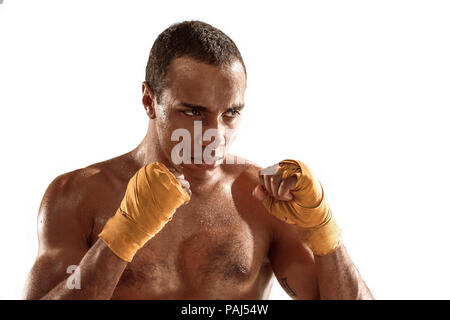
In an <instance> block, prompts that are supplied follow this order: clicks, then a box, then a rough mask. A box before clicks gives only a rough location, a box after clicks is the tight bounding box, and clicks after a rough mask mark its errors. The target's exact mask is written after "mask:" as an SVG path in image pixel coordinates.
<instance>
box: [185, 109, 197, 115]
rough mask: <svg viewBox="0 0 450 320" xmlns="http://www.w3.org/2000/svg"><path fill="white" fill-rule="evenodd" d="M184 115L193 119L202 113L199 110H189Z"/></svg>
mask: <svg viewBox="0 0 450 320" xmlns="http://www.w3.org/2000/svg"><path fill="white" fill-rule="evenodd" d="M183 113H184V114H185V115H187V116H191V117H195V116H199V115H200V112H198V110H195V109H189V110H183Z"/></svg>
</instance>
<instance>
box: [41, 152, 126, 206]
mask: <svg viewBox="0 0 450 320" xmlns="http://www.w3.org/2000/svg"><path fill="white" fill-rule="evenodd" d="M125 161H126V160H125V159H123V156H119V157H116V158H113V159H108V160H105V161H102V162H97V163H94V164H91V165H89V166H86V167H84V168H79V169H75V170H72V171H69V172H66V173H63V174H61V175H59V176H57V177H56V178H55V179H54V180H53V181H52V182H51V183H50V185H49V186H48V188H47V190H46V192H45V195H44V198H43V202H44V203H46V204H48V205H51V204H55V203H57V204H58V206H59V207H61V206H62V207H64V208H65V209H71V208H72V209H77V208H80V207H82V206H84V205H85V204H86V203H87V202H97V203H98V202H99V201H95V199H97V200H101V198H102V197H103V196H107V194H108V193H111V192H113V189H115V188H117V186H119V185H120V186H121V185H123V184H124V183H126V180H127V176H128V175H130V174H132V170H131V169H130V170H129V171H130V172H128V171H127V170H126V169H124V170H121V169H120V168H126V167H127V166H126V165H124V162H125ZM121 164H122V166H121Z"/></svg>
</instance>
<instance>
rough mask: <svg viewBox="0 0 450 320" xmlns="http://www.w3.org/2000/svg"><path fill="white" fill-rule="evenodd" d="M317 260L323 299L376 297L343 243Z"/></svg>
mask: <svg viewBox="0 0 450 320" xmlns="http://www.w3.org/2000/svg"><path fill="white" fill-rule="evenodd" d="M315 261H316V272H317V277H318V282H319V289H320V298H321V299H323V300H334V299H342V300H354V299H358V300H362V299H364V300H372V299H374V298H373V296H372V294H371V292H370V290H369V288H367V286H366V284H365V283H364V280H363V279H362V278H361V275H360V274H359V271H358V270H357V269H356V267H355V265H354V264H353V262H352V260H351V259H350V256H349V255H348V253H347V250H346V249H345V247H344V245H343V244H341V245H340V246H339V247H338V248H337V249H336V250H335V251H334V252H332V253H329V254H327V255H324V256H315Z"/></svg>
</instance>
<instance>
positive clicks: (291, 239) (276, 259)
mask: <svg viewBox="0 0 450 320" xmlns="http://www.w3.org/2000/svg"><path fill="white" fill-rule="evenodd" d="M266 214H269V213H266ZM272 225H273V230H274V232H273V240H272V244H271V247H270V251H269V254H268V256H269V259H270V262H271V265H272V270H273V272H274V274H275V276H276V278H277V280H278V282H279V283H280V285H281V286H282V287H283V289H284V291H285V292H286V293H287V294H288V295H289V296H290V297H291V298H292V299H296V300H303V299H319V298H320V294H319V287H318V284H317V278H316V273H315V263H314V256H313V254H312V252H311V250H310V249H309V248H308V247H307V246H306V244H305V243H304V242H302V240H301V237H300V233H299V231H298V230H297V229H296V227H295V226H293V225H290V224H287V223H285V222H283V221H281V220H278V219H277V218H275V217H273V219H272Z"/></svg>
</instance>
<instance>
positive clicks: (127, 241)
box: [98, 162, 189, 262]
mask: <svg viewBox="0 0 450 320" xmlns="http://www.w3.org/2000/svg"><path fill="white" fill-rule="evenodd" d="M188 200H189V194H188V193H187V192H186V191H185V190H184V189H183V187H182V186H181V184H180V183H179V182H178V180H177V179H176V178H175V176H174V175H173V174H172V173H171V172H170V171H169V170H168V169H167V168H166V166H164V165H163V164H162V163H159V162H154V163H151V164H148V165H146V166H144V167H142V168H141V169H139V170H138V171H137V172H136V174H135V175H134V176H133V177H132V178H131V179H130V181H129V182H128V186H127V189H126V192H125V196H124V198H123V200H122V202H121V204H120V207H119V208H118V209H117V211H116V214H115V215H114V216H113V217H112V218H110V219H109V220H108V222H107V223H106V225H105V226H104V228H103V230H102V232H101V233H100V234H99V235H98V236H99V238H100V239H102V240H103V241H104V242H105V243H106V244H107V245H108V247H109V248H110V249H111V250H112V251H113V252H114V253H115V254H116V255H117V256H118V257H119V258H121V259H122V260H125V261H127V262H131V260H132V259H133V257H134V255H135V254H136V252H137V251H138V250H139V249H140V248H142V247H143V246H144V244H145V243H146V242H147V241H148V240H150V239H151V238H152V237H153V236H154V235H155V234H157V233H158V232H159V231H160V230H161V229H162V228H163V227H164V225H165V224H166V223H167V222H168V221H169V220H171V219H172V216H173V214H174V213H175V211H176V209H177V208H178V207H180V206H181V205H183V204H184V203H185V202H186V201H188Z"/></svg>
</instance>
